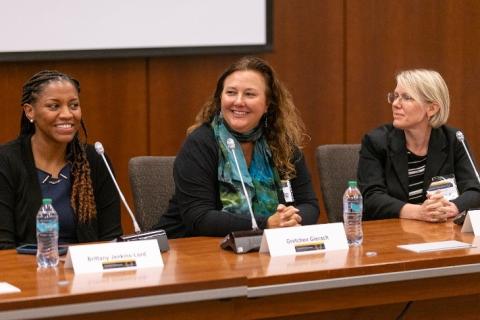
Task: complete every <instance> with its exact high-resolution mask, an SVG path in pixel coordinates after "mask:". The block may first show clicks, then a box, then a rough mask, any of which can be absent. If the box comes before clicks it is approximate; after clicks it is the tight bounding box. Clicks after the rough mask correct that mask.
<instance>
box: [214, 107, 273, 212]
mask: <svg viewBox="0 0 480 320" xmlns="http://www.w3.org/2000/svg"><path fill="white" fill-rule="evenodd" d="M211 125H212V127H213V131H214V133H215V138H216V140H217V142H218V145H219V161H218V181H219V185H220V187H219V189H220V200H221V201H222V204H223V209H222V210H223V211H228V212H231V213H241V214H250V213H249V209H248V204H247V201H246V199H245V196H244V194H243V188H242V184H241V182H240V177H239V175H238V172H237V169H236V165H235V160H234V157H233V154H232V152H231V151H230V150H229V149H228V147H227V139H228V138H232V139H234V141H235V150H234V152H235V155H236V157H237V160H238V164H239V166H240V171H241V173H242V178H243V181H244V183H245V187H246V189H247V193H248V195H249V197H250V202H251V204H252V209H253V212H254V213H255V214H258V215H262V216H265V217H268V216H270V215H272V214H273V213H274V212H276V210H277V206H278V196H277V189H278V188H279V186H280V178H279V175H278V172H277V170H276V169H275V166H274V165H273V161H272V154H271V152H270V149H269V147H268V144H267V141H266V140H265V137H264V136H263V134H262V128H261V125H260V127H257V128H255V129H253V130H252V132H249V133H247V134H239V133H236V132H234V131H233V130H231V129H229V128H228V126H227V124H226V123H225V122H224V121H223V119H222V117H221V116H216V117H215V118H214V119H213V121H212V123H211ZM245 137H249V139H250V140H249V141H253V142H254V144H255V146H254V150H253V155H252V161H251V163H250V167H247V163H246V161H245V157H244V156H243V151H242V148H241V146H240V143H239V142H238V140H239V139H240V140H242V141H244V140H245Z"/></svg>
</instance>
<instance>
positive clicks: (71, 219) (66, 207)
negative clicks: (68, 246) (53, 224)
mask: <svg viewBox="0 0 480 320" xmlns="http://www.w3.org/2000/svg"><path fill="white" fill-rule="evenodd" d="M71 169H72V164H71V163H70V162H68V163H67V164H66V165H65V166H64V167H63V168H62V170H60V173H59V174H58V178H53V177H52V176H51V174H50V173H48V172H45V171H43V170H40V169H37V176H38V182H39V183H40V190H41V192H42V198H50V199H52V207H53V208H54V209H55V211H56V212H57V214H58V226H59V230H58V243H59V244H65V243H75V242H78V241H77V222H76V219H75V212H74V211H73V208H72V206H71V204H70V196H71V194H72V192H71V191H72V181H71Z"/></svg>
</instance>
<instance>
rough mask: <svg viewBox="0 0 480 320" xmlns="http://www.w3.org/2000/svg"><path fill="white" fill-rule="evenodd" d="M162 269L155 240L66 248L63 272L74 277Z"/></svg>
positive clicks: (160, 257) (161, 261)
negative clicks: (72, 274) (153, 268)
mask: <svg viewBox="0 0 480 320" xmlns="http://www.w3.org/2000/svg"><path fill="white" fill-rule="evenodd" d="M152 267H163V260H162V256H161V255H160V249H159V247H158V242H157V240H139V241H131V242H109V243H99V244H86V245H76V246H69V247H68V253H67V258H66V261H65V268H73V270H74V272H75V273H94V272H109V271H120V270H121V271H124V270H136V269H140V268H152Z"/></svg>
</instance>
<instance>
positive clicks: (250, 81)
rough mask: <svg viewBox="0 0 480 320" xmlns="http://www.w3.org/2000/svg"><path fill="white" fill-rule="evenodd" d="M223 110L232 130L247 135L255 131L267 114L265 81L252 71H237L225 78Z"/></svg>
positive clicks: (222, 96)
mask: <svg viewBox="0 0 480 320" xmlns="http://www.w3.org/2000/svg"><path fill="white" fill-rule="evenodd" d="M221 110H222V114H223V118H224V120H225V121H226V122H227V124H228V125H229V127H230V128H232V129H233V130H235V131H237V132H239V133H246V132H248V131H250V130H252V129H254V128H255V127H256V126H257V125H258V124H259V122H260V119H261V118H262V116H263V115H264V114H265V113H266V112H267V96H266V84H265V79H264V77H263V76H262V74H261V73H259V72H257V71H252V70H245V71H235V72H233V73H232V74H230V75H229V76H228V77H226V78H225V81H224V82H223V91H222V95H221Z"/></svg>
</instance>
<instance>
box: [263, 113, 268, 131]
mask: <svg viewBox="0 0 480 320" xmlns="http://www.w3.org/2000/svg"><path fill="white" fill-rule="evenodd" d="M263 125H264V127H265V128H268V117H267V114H266V113H265V121H264V123H263Z"/></svg>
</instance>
